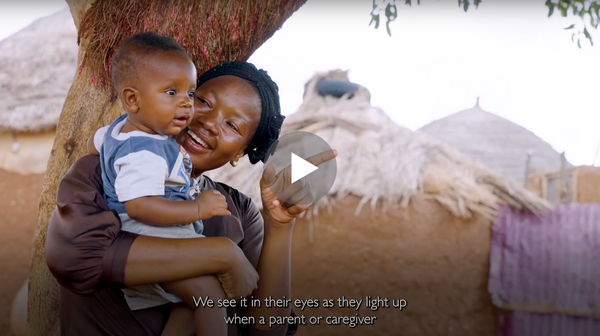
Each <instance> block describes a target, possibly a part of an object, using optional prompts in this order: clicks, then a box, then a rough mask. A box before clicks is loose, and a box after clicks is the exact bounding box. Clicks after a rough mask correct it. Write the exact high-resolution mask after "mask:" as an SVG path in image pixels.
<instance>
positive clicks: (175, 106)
mask: <svg viewBox="0 0 600 336" xmlns="http://www.w3.org/2000/svg"><path fill="white" fill-rule="evenodd" d="M143 62H144V63H143V66H141V67H140V70H141V71H140V73H139V74H138V79H139V83H138V85H137V89H138V92H139V100H138V106H139V110H138V111H137V113H135V114H131V115H130V118H131V117H132V118H134V119H135V120H136V121H137V122H139V123H141V124H142V125H144V126H145V128H148V129H150V130H152V131H153V132H154V133H158V134H162V135H171V136H173V135H176V134H178V133H179V132H181V131H182V130H183V129H185V128H186V127H187V126H188V125H189V123H190V122H191V119H192V115H193V114H194V105H193V102H194V91H195V89H196V67H195V66H194V64H193V63H192V61H190V59H189V58H187V57H186V56H184V55H181V54H178V53H175V52H168V53H166V52H159V53H157V54H156V55H152V57H147V58H146V59H145V60H144V61H143Z"/></svg>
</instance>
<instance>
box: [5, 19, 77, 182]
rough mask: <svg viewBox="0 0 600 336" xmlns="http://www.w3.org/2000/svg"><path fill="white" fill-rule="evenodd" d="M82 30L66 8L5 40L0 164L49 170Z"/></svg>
mask: <svg viewBox="0 0 600 336" xmlns="http://www.w3.org/2000/svg"><path fill="white" fill-rule="evenodd" d="M76 64H77V30H76V29H75V25H74V24H73V18H72V17H71V13H70V12H69V10H68V9H67V8H65V9H64V10H61V11H59V12H57V13H55V14H53V15H50V16H48V17H44V18H41V19H38V20H36V21H35V22H33V23H32V24H31V25H29V26H27V27H26V28H25V29H23V30H21V31H19V32H17V33H16V34H14V35H11V36H9V37H8V38H6V39H4V40H2V41H0V97H2V99H0V168H1V169H5V170H7V171H11V172H17V173H19V174H41V173H44V172H45V171H46V166H47V164H48V158H49V156H50V152H51V150H52V144H53V143H54V138H55V135H56V124H57V123H58V117H59V115H60V111H61V110H62V107H63V104H64V101H65V98H66V97H67V93H68V91H69V88H70V87H71V82H72V81H73V76H74V75H75V70H76V69H77V66H76Z"/></svg>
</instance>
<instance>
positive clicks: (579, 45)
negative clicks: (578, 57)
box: [577, 39, 581, 49]
mask: <svg viewBox="0 0 600 336" xmlns="http://www.w3.org/2000/svg"><path fill="white" fill-rule="evenodd" d="M577 47H579V49H581V40H580V39H577Z"/></svg>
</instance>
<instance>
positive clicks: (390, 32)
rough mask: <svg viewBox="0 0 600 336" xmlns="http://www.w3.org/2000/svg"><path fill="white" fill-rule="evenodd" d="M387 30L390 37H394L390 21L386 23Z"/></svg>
mask: <svg viewBox="0 0 600 336" xmlns="http://www.w3.org/2000/svg"><path fill="white" fill-rule="evenodd" d="M385 29H386V30H387V33H388V35H390V36H392V31H391V30H390V21H388V22H386V23H385Z"/></svg>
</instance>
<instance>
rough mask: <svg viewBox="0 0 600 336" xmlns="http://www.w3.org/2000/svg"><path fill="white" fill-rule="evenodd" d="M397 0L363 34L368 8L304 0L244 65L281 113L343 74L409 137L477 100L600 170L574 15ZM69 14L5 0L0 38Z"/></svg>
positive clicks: (589, 79)
mask: <svg viewBox="0 0 600 336" xmlns="http://www.w3.org/2000/svg"><path fill="white" fill-rule="evenodd" d="M377 2H378V3H380V2H383V0H377ZM403 2H404V1H401V0H398V4H399V6H398V18H397V19H396V20H395V21H394V22H392V23H391V25H390V27H391V30H392V36H391V37H390V36H389V35H387V33H386V31H385V27H384V26H383V24H382V26H380V28H379V29H374V28H373V26H369V21H370V19H371V17H370V12H371V9H372V7H373V2H372V0H354V1H342V0H335V1H334V0H308V1H307V3H306V4H305V5H304V6H303V7H302V8H300V10H298V12H296V13H295V14H294V15H293V16H292V17H291V18H290V19H289V20H288V21H286V23H285V24H284V25H283V27H282V28H281V29H280V30H279V31H278V32H277V33H276V34H275V35H274V36H273V37H272V38H271V39H269V40H268V41H267V42H266V43H265V44H263V45H262V46H261V47H260V48H259V49H258V50H257V51H256V52H255V53H254V55H252V57H251V58H250V60H249V61H250V62H252V63H254V64H256V65H257V66H258V67H261V68H264V69H265V70H267V71H268V73H269V75H271V77H272V78H273V79H274V80H275V81H276V82H277V84H278V85H279V88H280V95H281V104H282V110H283V113H284V114H286V115H289V114H291V113H293V112H294V111H295V110H296V109H297V108H298V106H299V105H300V104H301V102H302V94H303V90H304V84H305V83H306V82H307V81H308V80H309V79H310V78H311V77H312V76H313V75H314V74H315V72H321V71H328V70H331V69H337V68H339V69H343V70H349V76H350V80H351V81H353V82H356V83H358V84H361V85H363V86H365V87H367V88H368V89H369V91H370V92H371V96H372V98H371V103H372V105H375V106H378V107H380V108H382V109H383V110H384V111H385V112H386V113H387V114H388V115H390V117H391V118H392V119H393V120H394V121H395V122H397V123H398V124H400V125H402V126H405V127H408V128H410V129H412V130H416V129H418V128H419V127H421V126H424V125H426V124H428V123H430V122H432V121H434V120H436V119H439V118H443V117H445V116H448V115H451V114H453V113H456V112H458V111H460V110H463V109H467V108H470V107H473V106H474V105H475V102H476V99H477V97H480V106H481V107H482V108H483V109H484V110H486V111H489V112H492V113H494V114H497V115H499V116H502V117H504V118H506V119H508V120H511V121H513V122H515V123H517V124H519V125H521V126H523V127H525V128H527V129H529V130H530V131H532V132H534V133H535V134H536V135H538V136H539V137H541V138H542V139H544V140H545V141H547V142H548V143H550V144H551V145H552V147H553V148H554V149H555V150H557V151H559V152H562V151H565V154H566V157H567V160H568V161H569V162H571V163H572V164H574V165H592V164H596V165H599V164H600V155H598V157H596V152H597V150H598V148H599V145H600V104H599V103H600V81H599V80H598V78H600V49H599V48H600V46H599V44H600V33H599V32H595V31H594V32H593V35H592V36H593V37H595V40H596V41H598V42H597V44H595V45H594V46H590V44H589V42H588V41H587V40H585V41H583V40H582V48H581V49H579V48H577V45H576V44H575V43H573V42H571V32H570V31H567V30H564V29H563V28H564V27H567V26H569V25H570V24H572V23H575V24H579V22H580V20H579V18H576V17H572V16H569V17H567V18H562V17H559V16H553V17H551V18H548V9H547V8H546V7H545V5H544V3H545V0H536V1H533V0H531V1H530V0H520V1H517V0H483V2H482V3H481V4H480V5H479V8H477V9H475V8H474V7H473V8H470V9H469V11H468V12H467V13H465V12H464V11H463V10H462V8H459V7H458V5H457V1H456V0H421V5H420V6H416V5H413V6H412V7H408V6H405V5H403V4H402V3H403ZM413 2H415V3H416V1H413ZM65 6H66V3H65V2H64V0H63V1H59V0H45V1H43V2H42V1H39V3H38V2H36V1H35V0H29V1H27V0H21V1H17V0H0V39H3V38H5V37H7V36H9V35H11V34H13V33H15V32H17V31H18V30H20V29H22V28H24V27H25V26H27V25H28V24H30V23H31V22H33V21H34V20H35V19H37V18H39V17H42V16H46V15H49V14H52V13H54V12H56V11H57V10H60V9H61V8H64V7H65ZM384 19H385V18H384V17H382V20H384ZM595 158H596V160H595V161H594V159H595ZM557 165H558V159H557Z"/></svg>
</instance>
